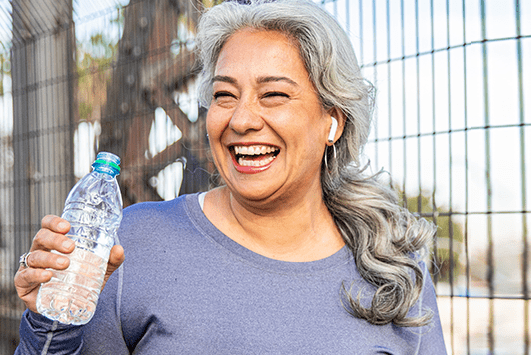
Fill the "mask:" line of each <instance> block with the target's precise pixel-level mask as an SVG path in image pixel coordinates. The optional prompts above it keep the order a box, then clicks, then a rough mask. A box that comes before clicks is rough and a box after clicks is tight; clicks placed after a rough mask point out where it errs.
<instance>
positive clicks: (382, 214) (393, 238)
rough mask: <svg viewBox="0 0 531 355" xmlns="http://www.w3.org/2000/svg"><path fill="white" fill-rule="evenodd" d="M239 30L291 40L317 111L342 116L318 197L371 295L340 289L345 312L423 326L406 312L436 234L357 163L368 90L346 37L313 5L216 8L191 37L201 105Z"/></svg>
mask: <svg viewBox="0 0 531 355" xmlns="http://www.w3.org/2000/svg"><path fill="white" fill-rule="evenodd" d="M245 28H252V29H257V30H267V31H278V32H281V33H283V34H285V35H286V36H288V37H289V38H291V39H293V40H294V41H295V42H296V43H297V44H298V47H299V52H300V55H301V59H302V61H303V63H304V65H305V67H306V70H307V71H308V73H309V76H310V80H311V81H312V83H313V84H314V86H315V88H316V90H317V92H318V94H319V97H320V100H321V103H322V105H323V107H324V108H325V109H327V110H328V109H331V108H335V109H337V110H339V111H341V112H342V113H343V114H344V115H345V117H346V122H345V127H344V130H343V134H342V135H341V137H340V138H339V139H338V140H337V142H336V143H335V144H334V145H335V148H334V150H332V149H327V151H326V152H325V156H324V157H323V164H322V170H321V185H322V190H323V198H324V200H325V203H326V205H327V207H328V209H329V211H330V213H331V214H332V216H333V217H334V220H335V222H336V224H337V226H338V228H339V230H340V231H341V234H342V236H343V239H344V240H345V243H346V244H347V245H348V247H349V248H350V249H351V251H352V253H353V255H354V258H355V261H356V264H357V267H358V269H359V271H360V274H361V276H362V277H363V278H364V279H365V280H366V281H368V282H369V283H371V284H373V285H374V286H376V288H377V291H376V293H375V295H374V296H373V299H372V305H371V306H370V307H368V308H365V307H363V306H362V305H361V303H360V301H359V298H358V299H356V298H355V297H353V296H352V292H351V288H349V289H347V287H345V285H344V286H343V295H344V296H345V297H344V298H345V299H346V304H345V303H344V304H345V308H346V309H347V311H348V312H349V313H351V314H352V315H353V316H355V317H359V318H363V319H366V320H367V321H369V322H370V323H372V324H386V323H389V322H393V323H394V324H396V325H399V326H419V325H423V324H427V322H428V321H429V320H430V319H431V314H430V312H429V311H426V312H425V314H424V315H422V316H419V317H408V316H407V313H408V311H409V309H410V308H411V307H412V306H413V305H414V304H415V303H416V301H417V300H418V298H419V297H420V294H421V291H422V286H423V278H424V277H425V275H423V273H422V270H421V268H420V266H419V262H418V260H417V258H416V257H414V255H417V253H418V251H420V250H421V249H424V248H425V245H426V243H427V241H428V240H429V238H431V237H432V236H433V234H434V228H433V226H431V225H430V224H428V222H427V221H425V220H417V219H415V218H413V216H412V215H411V214H410V213H409V212H408V211H407V210H405V209H403V208H401V207H400V206H399V205H398V203H397V198H396V194H395V193H393V192H392V191H391V190H390V189H389V188H387V187H386V186H384V185H382V184H381V183H379V182H378V180H377V175H378V174H377V175H375V176H370V177H367V176H365V175H364V170H365V169H364V168H363V167H361V166H360V159H359V158H360V154H361V150H362V148H363V146H364V145H365V143H366V142H367V139H368V136H369V130H370V125H371V115H372V107H373V91H374V90H373V87H372V85H371V84H370V83H368V82H367V81H366V80H364V78H363V77H362V76H361V72H360V68H359V66H358V63H357V59H356V55H355V53H354V50H353V48H352V45H351V43H350V40H349V38H348V36H347V34H346V33H345V31H344V30H343V29H342V28H341V26H340V25H339V24H338V22H337V21H336V20H335V19H334V18H333V17H332V16H331V15H330V14H328V13H327V12H326V11H325V10H323V9H322V8H321V7H319V6H318V5H316V4H314V3H312V2H311V1H305V0H277V1H268V0H265V1H264V0H258V1H256V0H251V2H250V3H249V4H239V3H237V2H232V1H229V2H224V3H222V4H220V5H217V6H214V7H213V8H211V9H210V10H208V11H206V12H205V13H204V14H203V16H202V17H201V20H200V22H199V26H198V34H197V44H198V49H199V60H200V64H201V65H202V72H201V76H200V82H199V95H200V101H201V104H202V105H203V106H204V107H208V106H209V104H210V101H211V99H212V78H213V76H214V70H215V66H216V62H217V59H218V56H219V54H220V52H221V49H222V47H223V45H224V44H225V42H226V41H227V40H228V38H229V37H230V36H231V35H233V34H234V33H235V32H237V31H239V30H242V29H245ZM325 163H326V164H325ZM411 271H413V274H412V273H411ZM427 277H429V276H427Z"/></svg>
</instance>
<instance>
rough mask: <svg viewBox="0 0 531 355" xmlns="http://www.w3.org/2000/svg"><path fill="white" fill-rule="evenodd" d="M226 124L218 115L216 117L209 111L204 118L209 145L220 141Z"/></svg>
mask: <svg viewBox="0 0 531 355" xmlns="http://www.w3.org/2000/svg"><path fill="white" fill-rule="evenodd" d="M225 127H226V124H225V122H223V119H222V118H221V116H220V115H216V112H215V111H209V112H208V113H207V117H206V130H207V134H208V137H209V139H210V143H211V144H215V143H217V142H215V140H216V139H220V137H221V135H222V134H223V131H224V130H225Z"/></svg>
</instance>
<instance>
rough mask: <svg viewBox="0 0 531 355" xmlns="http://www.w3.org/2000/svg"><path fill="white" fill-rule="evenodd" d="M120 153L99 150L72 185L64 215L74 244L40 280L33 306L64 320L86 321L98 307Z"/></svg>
mask: <svg viewBox="0 0 531 355" xmlns="http://www.w3.org/2000/svg"><path fill="white" fill-rule="evenodd" d="M119 165H120V158H118V156H116V155H114V154H112V153H107V152H100V153H99V154H98V156H97V158H96V161H95V162H94V163H93V164H92V168H93V170H92V172H91V173H89V174H87V175H85V177H83V178H82V179H81V180H79V181H78V183H77V184H76V185H75V186H74V187H73V188H72V190H71V191H70V193H69V194H68V197H67V198H66V202H65V208H64V210H63V214H62V215H61V217H62V218H64V219H66V220H67V221H68V222H70V225H71V228H70V231H69V232H68V233H67V236H68V237H69V238H71V239H72V240H73V241H74V242H75V244H76V247H75V250H74V251H73V252H72V253H71V254H61V253H59V252H57V251H54V252H55V253H58V254H61V255H65V256H66V257H68V258H69V259H70V266H69V267H68V268H67V269H66V270H53V269H50V270H51V271H52V272H53V277H52V279H51V280H50V281H48V282H46V283H44V284H42V285H41V287H40V289H39V293H38V295H37V311H38V312H39V313H40V314H42V315H44V316H46V317H47V318H49V319H51V320H57V321H59V322H61V323H64V324H74V325H82V324H86V323H88V322H89V321H90V320H91V319H92V317H93V315H94V312H95V310H96V304H97V303H98V298H99V294H100V291H101V286H102V283H103V278H104V276H105V271H106V269H107V261H108V260H109V254H110V251H111V248H112V246H113V245H114V244H115V241H116V240H117V238H116V233H117V229H118V227H119V226H120V222H121V220H122V206H123V203H122V196H121V194H120V187H119V186H118V182H117V181H116V176H117V175H118V174H119V172H120V167H119Z"/></svg>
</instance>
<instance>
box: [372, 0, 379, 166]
mask: <svg viewBox="0 0 531 355" xmlns="http://www.w3.org/2000/svg"><path fill="white" fill-rule="evenodd" d="M372 35H373V41H372V44H373V45H372V51H373V56H374V60H375V61H376V58H378V56H377V55H378V45H377V44H376V43H377V27H376V0H372ZM373 75H374V76H373V83H375V84H376V83H377V82H378V66H375V67H374V73H373ZM373 115H374V116H373V120H374V125H373V127H374V137H375V138H378V126H379V122H378V117H379V115H378V110H375V111H374V114H373ZM378 155H379V154H378V144H375V145H374V164H375V166H376V167H377V169H380V165H379V164H378Z"/></svg>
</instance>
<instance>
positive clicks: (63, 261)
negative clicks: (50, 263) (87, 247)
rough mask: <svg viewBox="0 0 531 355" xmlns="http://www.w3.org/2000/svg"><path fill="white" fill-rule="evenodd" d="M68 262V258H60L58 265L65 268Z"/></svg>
mask: <svg viewBox="0 0 531 355" xmlns="http://www.w3.org/2000/svg"><path fill="white" fill-rule="evenodd" d="M67 262H68V259H67V258H59V259H58V260H57V263H58V264H59V265H61V266H65V265H66V263H67Z"/></svg>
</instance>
